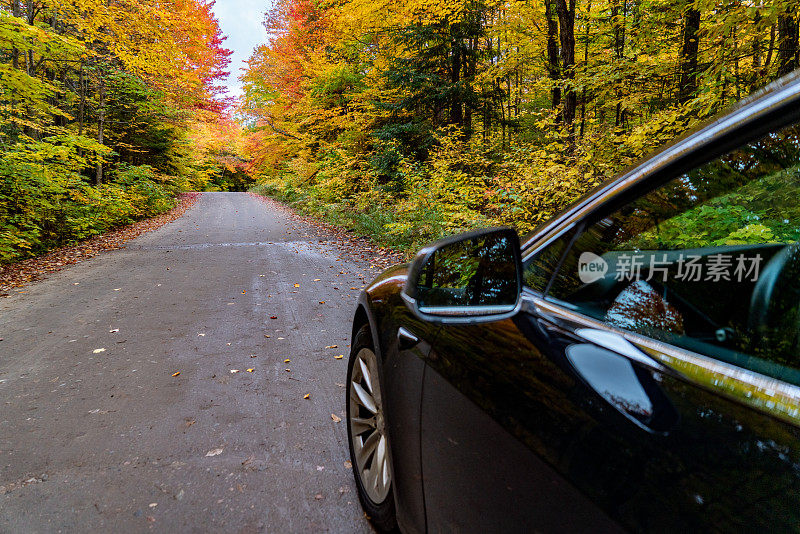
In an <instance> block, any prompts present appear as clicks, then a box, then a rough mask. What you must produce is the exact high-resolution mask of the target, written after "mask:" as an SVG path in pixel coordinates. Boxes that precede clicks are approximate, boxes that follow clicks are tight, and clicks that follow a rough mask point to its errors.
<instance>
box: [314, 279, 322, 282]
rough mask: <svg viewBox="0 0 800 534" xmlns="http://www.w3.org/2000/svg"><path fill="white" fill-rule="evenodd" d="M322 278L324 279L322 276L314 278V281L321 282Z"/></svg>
mask: <svg viewBox="0 0 800 534" xmlns="http://www.w3.org/2000/svg"><path fill="white" fill-rule="evenodd" d="M321 280H322V278H314V281H315V282H319V281H321Z"/></svg>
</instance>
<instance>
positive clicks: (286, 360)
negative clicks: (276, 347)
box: [283, 358, 292, 363]
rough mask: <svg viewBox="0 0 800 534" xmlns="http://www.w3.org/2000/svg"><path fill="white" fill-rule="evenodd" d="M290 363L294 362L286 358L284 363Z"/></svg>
mask: <svg viewBox="0 0 800 534" xmlns="http://www.w3.org/2000/svg"><path fill="white" fill-rule="evenodd" d="M290 361H292V360H290V359H289V358H286V359H285V360H283V363H289V362H290Z"/></svg>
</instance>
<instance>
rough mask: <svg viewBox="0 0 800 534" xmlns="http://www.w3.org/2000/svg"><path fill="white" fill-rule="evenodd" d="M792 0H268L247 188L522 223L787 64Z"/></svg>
mask: <svg viewBox="0 0 800 534" xmlns="http://www.w3.org/2000/svg"><path fill="white" fill-rule="evenodd" d="M799 18H800V17H799V16H798V10H797V2H796V0H772V1H768V2H764V3H756V2H748V1H726V2H719V1H713V2H712V1H710V0H696V1H689V0H541V1H537V2H522V1H510V2H509V1H494V0H483V1H478V0H435V1H434V0H411V1H410V2H395V1H391V0H327V1H316V0H278V1H277V3H276V4H275V6H274V8H273V9H272V10H270V11H269V12H268V13H267V14H266V16H265V20H264V24H265V26H266V28H267V29H268V30H269V32H270V34H271V35H272V37H271V39H270V40H269V41H268V42H266V43H263V44H262V45H261V46H260V47H258V48H257V49H256V50H255V51H254V53H253V55H252V56H251V58H250V60H249V65H248V69H247V70H246V72H245V73H244V75H243V76H242V81H243V83H244V87H245V96H244V99H243V104H242V111H241V112H242V114H243V116H244V117H245V119H246V126H247V128H246V132H245V140H244V143H245V145H244V147H245V148H244V149H245V152H246V153H247V156H248V159H249V160H251V169H252V172H253V173H254V174H255V175H256V176H257V177H258V179H259V184H260V185H259V186H258V190H260V191H264V192H267V193H269V194H272V195H276V196H279V197H281V198H283V199H287V200H290V201H292V202H294V204H295V205H296V206H299V207H300V208H302V209H304V210H306V211H307V212H310V213H313V214H316V215H321V216H323V217H326V218H328V219H329V220H332V221H334V222H337V223H339V224H344V225H347V226H350V227H353V228H356V229H358V230H361V231H365V232H368V233H371V234H373V235H378V236H381V237H382V238H383V239H384V240H385V241H386V242H388V243H391V244H399V245H408V244H420V243H422V242H424V241H427V240H429V239H431V238H434V237H438V236H439V235H442V234H443V233H448V232H453V231H457V230H461V229H466V228H470V227H475V226H483V225H489V224H512V225H515V226H517V227H518V228H519V229H521V230H522V231H528V230H531V229H532V228H534V227H535V226H536V225H537V224H539V223H540V222H542V221H543V220H545V219H547V218H548V217H550V216H551V215H553V214H554V213H555V212H556V211H557V210H559V209H561V208H562V207H564V206H565V205H566V204H568V203H569V202H571V201H572V200H574V199H575V198H577V197H578V196H580V195H581V194H582V193H584V192H585V191H587V190H589V189H590V188H592V187H594V186H595V185H597V184H598V183H600V182H602V181H604V180H606V179H608V178H610V177H613V176H614V175H615V174H616V173H618V172H619V171H620V170H622V169H623V168H625V167H627V166H629V165H631V164H633V163H635V162H636V161H637V160H639V159H640V158H641V157H643V156H644V155H646V154H647V153H649V152H651V151H652V150H653V149H655V148H656V147H658V146H659V145H661V144H663V143H665V142H667V141H669V140H671V139H673V138H674V137H675V136H677V135H679V134H681V133H683V132H685V131H686V130H687V129H690V128H692V127H693V126H695V125H697V124H699V123H700V122H701V121H703V120H705V119H707V118H709V117H710V116H712V115H714V114H715V113H718V112H719V111H721V110H723V109H724V108H725V107H727V106H729V105H730V104H732V103H733V102H735V101H737V100H739V99H741V98H743V97H745V96H746V95H748V94H749V93H751V92H752V91H754V90H755V89H757V88H759V87H762V86H764V85H765V84H767V83H768V82H770V81H772V80H774V79H776V78H778V77H780V76H782V75H785V74H788V73H789V72H791V71H793V70H795V69H797V68H798V66H800V62H799V61H798V19H799Z"/></svg>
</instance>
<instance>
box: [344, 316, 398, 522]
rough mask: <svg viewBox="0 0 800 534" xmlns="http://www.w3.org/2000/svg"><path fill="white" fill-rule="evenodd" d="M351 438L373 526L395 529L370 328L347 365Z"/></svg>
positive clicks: (356, 470)
mask: <svg viewBox="0 0 800 534" xmlns="http://www.w3.org/2000/svg"><path fill="white" fill-rule="evenodd" d="M347 436H348V438H349V442H350V459H351V460H352V464H353V473H354V474H355V479H356V487H357V489H358V498H359V500H360V501H361V504H362V506H363V507H364V511H366V513H367V516H369V518H370V520H371V521H372V524H373V525H374V526H375V527H376V528H378V529H379V530H382V531H391V530H394V529H395V528H396V526H397V523H396V519H395V508H394V496H393V494H392V472H391V465H390V462H389V443H388V441H387V436H386V422H385V417H384V411H383V399H382V397H381V387H380V379H379V377H378V359H377V357H376V356H375V349H374V345H373V344H372V336H371V335H370V330H369V325H364V326H362V327H361V329H359V331H358V332H357V333H356V336H355V338H353V344H352V348H351V349H350V361H349V363H348V365H347Z"/></svg>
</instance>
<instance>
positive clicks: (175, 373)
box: [172, 371, 181, 376]
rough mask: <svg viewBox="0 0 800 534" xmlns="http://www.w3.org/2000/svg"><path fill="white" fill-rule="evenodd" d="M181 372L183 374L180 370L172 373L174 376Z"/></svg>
mask: <svg viewBox="0 0 800 534" xmlns="http://www.w3.org/2000/svg"><path fill="white" fill-rule="evenodd" d="M179 374H181V372H180V371H176V372H174V373H172V376H178V375H179Z"/></svg>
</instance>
